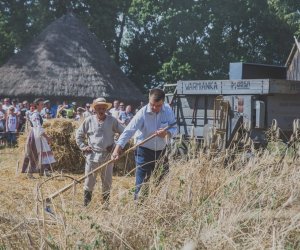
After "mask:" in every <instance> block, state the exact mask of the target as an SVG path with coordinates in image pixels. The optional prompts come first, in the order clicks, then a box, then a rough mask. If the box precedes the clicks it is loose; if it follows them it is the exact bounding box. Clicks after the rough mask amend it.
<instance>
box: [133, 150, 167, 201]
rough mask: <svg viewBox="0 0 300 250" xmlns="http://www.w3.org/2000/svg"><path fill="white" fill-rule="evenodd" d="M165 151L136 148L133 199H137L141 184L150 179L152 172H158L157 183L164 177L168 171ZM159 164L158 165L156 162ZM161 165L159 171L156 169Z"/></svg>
mask: <svg viewBox="0 0 300 250" xmlns="http://www.w3.org/2000/svg"><path fill="white" fill-rule="evenodd" d="M165 153H166V150H165V149H164V150H159V151H154V150H151V149H148V148H144V147H138V148H137V149H136V150H135V153H134V155H135V163H136V171H135V192H134V199H135V200H136V199H137V198H138V193H139V191H140V189H141V186H142V185H143V183H145V182H147V181H148V180H149V179H150V176H151V174H152V173H153V171H158V172H159V173H157V174H158V179H157V180H158V182H159V181H160V180H161V179H162V178H163V177H164V175H165V174H167V173H168V171H169V163H168V158H167V157H166V154H165ZM158 160H159V162H161V164H158V163H157V161H158ZM159 165H161V167H162V168H161V169H158V167H159Z"/></svg>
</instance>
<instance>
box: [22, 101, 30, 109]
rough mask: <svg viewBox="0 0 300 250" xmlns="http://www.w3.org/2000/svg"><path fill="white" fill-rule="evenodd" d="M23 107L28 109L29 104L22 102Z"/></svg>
mask: <svg viewBox="0 0 300 250" xmlns="http://www.w3.org/2000/svg"><path fill="white" fill-rule="evenodd" d="M23 105H24V107H25V108H27V109H29V102H28V101H23Z"/></svg>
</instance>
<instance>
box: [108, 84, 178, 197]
mask: <svg viewBox="0 0 300 250" xmlns="http://www.w3.org/2000/svg"><path fill="white" fill-rule="evenodd" d="M164 99H165V93H164V91H163V90H161V89H152V90H150V94H149V103H148V105H146V106H144V107H143V108H141V109H140V110H139V111H138V112H137V114H136V115H135V116H134V117H133V119H132V120H131V121H130V123H129V124H128V125H127V127H126V128H125V130H124V131H123V133H122V134H121V136H120V138H119V140H118V142H117V144H116V147H115V149H114V152H113V153H112V156H111V158H112V159H114V160H117V159H118V158H119V154H120V151H121V149H123V148H124V147H125V145H126V143H127V142H128V141H129V139H130V138H131V137H132V136H133V135H134V134H135V133H136V140H137V143H140V142H141V141H143V140H144V139H146V138H148V137H149V136H151V135H153V134H154V133H155V134H156V135H157V136H156V137H154V138H153V139H151V140H149V141H147V142H146V143H144V144H143V145H142V146H139V147H138V148H137V149H136V151H135V162H136V174H135V186H136V188H135V196H134V197H135V199H137V198H138V193H139V191H140V189H141V186H142V184H143V183H144V182H146V181H148V180H149V178H150V176H151V174H152V172H153V171H154V170H156V169H157V166H156V165H157V164H156V162H157V160H158V159H159V158H163V168H162V171H161V173H160V177H159V179H161V177H163V176H164V175H165V174H166V173H167V172H168V170H169V165H168V159H167V157H165V152H166V144H167V140H166V136H167V135H169V137H172V136H175V135H176V133H177V128H176V127H175V126H174V127H171V128H170V129H168V130H164V128H165V127H167V126H168V125H171V124H174V123H175V122H176V120H175V116H174V113H173V111H172V109H171V107H170V106H169V105H168V104H166V103H164Z"/></svg>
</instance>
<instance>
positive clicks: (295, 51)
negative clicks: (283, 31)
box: [285, 37, 300, 81]
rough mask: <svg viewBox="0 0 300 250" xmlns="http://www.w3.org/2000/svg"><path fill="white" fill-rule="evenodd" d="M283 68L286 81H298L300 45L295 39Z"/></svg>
mask: <svg viewBox="0 0 300 250" xmlns="http://www.w3.org/2000/svg"><path fill="white" fill-rule="evenodd" d="M285 66H287V79H288V80H296V81H300V43H299V41H298V39H297V38H296V37H295V43H294V46H293V48H292V50H291V53H290V55H289V57H288V59H287V62H286V64H285Z"/></svg>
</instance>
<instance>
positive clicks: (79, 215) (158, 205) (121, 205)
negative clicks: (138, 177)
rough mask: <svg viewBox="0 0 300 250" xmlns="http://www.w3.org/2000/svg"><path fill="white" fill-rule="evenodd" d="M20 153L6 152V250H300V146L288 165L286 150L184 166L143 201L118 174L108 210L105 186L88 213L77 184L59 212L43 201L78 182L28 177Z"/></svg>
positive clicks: (1, 167) (1, 161) (1, 236)
mask: <svg viewBox="0 0 300 250" xmlns="http://www.w3.org/2000/svg"><path fill="white" fill-rule="evenodd" d="M16 152H17V151H16V150H1V151H0V180H1V186H0V195H1V196H0V197H1V206H0V249H300V160H299V156H300V154H299V147H298V146H297V147H295V148H294V151H293V152H292V153H288V154H286V156H285V158H284V159H283V158H282V155H283V153H284V151H283V150H282V145H279V144H276V143H274V144H273V145H272V147H270V148H269V149H266V150H263V151H262V150H259V151H253V152H252V154H251V155H249V154H245V153H244V152H243V150H240V151H237V150H235V151H227V154H226V155H217V156H214V157H207V156H205V155H204V154H202V153H197V154H196V155H193V157H190V159H189V161H185V160H178V159H177V160H176V161H172V162H171V170H170V173H169V175H168V176H167V177H166V178H165V179H164V181H163V182H162V183H161V184H160V185H159V186H156V185H154V183H152V182H151V183H150V192H149V195H148V196H147V197H145V198H144V199H143V202H140V203H138V204H136V203H135V202H134V201H133V196H132V190H133V185H134V178H133V177H122V176H121V177H114V179H113V190H112V201H111V204H110V207H109V209H108V210H105V209H103V207H102V205H101V199H100V192H99V184H98V186H97V190H96V191H95V196H94V197H93V201H92V203H91V205H90V206H89V207H87V208H85V207H83V206H82V196H83V190H82V184H77V185H74V186H75V188H73V189H70V190H69V191H68V192H66V193H64V194H63V195H61V196H59V197H57V198H55V199H54V200H53V203H52V204H51V209H52V211H53V212H54V214H53V215H51V214H49V213H46V212H45V209H44V207H45V204H43V203H42V202H40V201H39V199H41V196H42V197H45V196H47V195H49V194H51V193H52V192H54V191H55V190H57V189H59V188H61V187H63V186H64V185H66V184H68V183H70V182H72V179H66V178H62V177H61V178H55V179H52V180H49V181H46V180H48V179H47V178H46V177H38V176H35V177H36V178H35V179H27V178H26V176H24V175H22V174H20V173H19V172H20V170H19V171H16V166H17V164H16V162H17V160H18V157H16V156H15V155H14V153H16ZM79 176H81V175H73V177H75V178H78V177H79ZM45 181H46V182H45ZM43 182H45V183H44V184H43V185H42V187H41V188H37V186H38V185H39V184H40V183H43Z"/></svg>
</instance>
